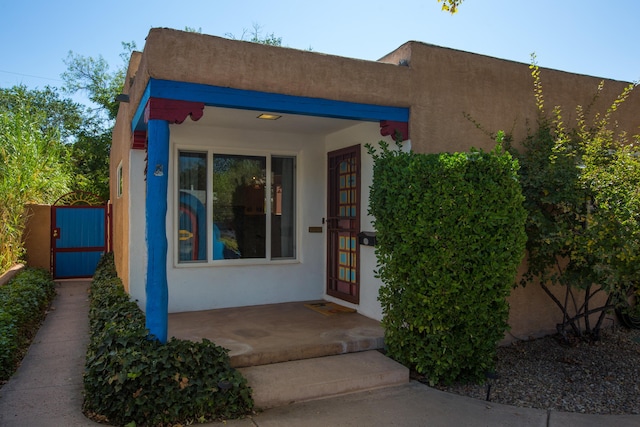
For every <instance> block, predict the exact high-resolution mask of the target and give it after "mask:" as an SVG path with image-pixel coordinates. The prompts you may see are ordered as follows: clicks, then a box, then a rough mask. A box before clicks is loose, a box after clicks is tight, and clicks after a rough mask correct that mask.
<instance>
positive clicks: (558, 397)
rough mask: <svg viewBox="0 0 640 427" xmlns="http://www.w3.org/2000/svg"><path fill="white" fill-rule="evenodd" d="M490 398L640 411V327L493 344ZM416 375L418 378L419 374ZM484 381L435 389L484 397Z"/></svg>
mask: <svg viewBox="0 0 640 427" xmlns="http://www.w3.org/2000/svg"><path fill="white" fill-rule="evenodd" d="M496 374H497V375H498V376H499V377H498V378H497V379H493V380H490V381H491V394H490V400H491V401H492V402H497V403H503V404H507V405H514V406H520V407H528V408H539V409H553V410H557V411H565V412H580V413H586V414H640V330H637V329H636V330H629V329H625V328H622V327H617V328H616V329H613V330H612V329H609V330H606V331H603V332H602V339H601V340H600V341H598V342H595V343H591V344H589V343H586V342H580V343H577V344H576V345H573V346H569V345H566V344H562V343H561V342H560V340H558V339H557V338H556V337H546V338H541V339H537V340H532V341H519V342H516V343H514V344H511V345H509V346H506V347H501V348H499V349H498V353H497V363H496ZM415 379H417V380H420V378H419V376H417V377H416V378H415ZM487 385H488V384H484V385H468V384H454V385H452V386H436V388H438V389H439V390H443V391H447V392H451V393H457V394H461V395H464V396H469V397H474V398H477V399H483V400H484V399H486V397H487Z"/></svg>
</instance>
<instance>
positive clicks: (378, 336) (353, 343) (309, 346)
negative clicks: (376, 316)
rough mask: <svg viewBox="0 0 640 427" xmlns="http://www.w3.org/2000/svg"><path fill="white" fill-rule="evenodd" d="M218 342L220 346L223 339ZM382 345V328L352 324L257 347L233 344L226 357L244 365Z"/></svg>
mask: <svg viewBox="0 0 640 427" xmlns="http://www.w3.org/2000/svg"><path fill="white" fill-rule="evenodd" d="M221 345H222V346H223V347H224V346H225V343H222V344H221ZM383 348H384V332H383V330H382V328H380V327H378V328H375V327H364V328H363V327H356V328H352V329H349V330H337V331H334V330H329V331H326V332H322V333H321V334H320V333H319V334H318V335H310V336H309V337H304V338H303V339H292V338H291V337H286V339H282V340H274V342H273V344H271V345H264V346H262V347H259V348H251V347H249V348H238V346H235V347H234V348H232V349H231V351H230V352H229V358H230V363H231V366H232V367H234V368H244V367H250V366H261V365H269V364H273V363H282V362H289V361H294V360H303V359H314V358H319V357H325V356H336V355H339V354H345V353H356V352H363V351H368V350H381V349H383Z"/></svg>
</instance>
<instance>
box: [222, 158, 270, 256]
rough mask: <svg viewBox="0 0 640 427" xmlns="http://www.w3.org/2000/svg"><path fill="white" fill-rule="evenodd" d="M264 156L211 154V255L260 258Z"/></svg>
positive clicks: (263, 246)
mask: <svg viewBox="0 0 640 427" xmlns="http://www.w3.org/2000/svg"><path fill="white" fill-rule="evenodd" d="M266 169H267V159H266V157H259V156H239V155H227V154H214V155H213V259H232V258H264V257H265V249H266V237H267V232H266V230H267V229H266V209H265V202H266V194H265V185H266V181H267V179H266Z"/></svg>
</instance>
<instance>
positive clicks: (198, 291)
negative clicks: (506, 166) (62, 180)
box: [111, 28, 640, 339]
mask: <svg viewBox="0 0 640 427" xmlns="http://www.w3.org/2000/svg"><path fill="white" fill-rule="evenodd" d="M542 79H543V84H544V91H545V97H546V105H547V106H549V108H551V107H552V106H554V105H560V106H562V107H563V110H564V112H565V120H566V122H570V121H571V120H572V113H574V111H575V106H576V105H578V104H581V105H587V104H589V102H590V101H591V99H592V97H593V94H594V93H595V90H596V87H597V85H598V83H599V82H600V80H601V79H598V78H594V77H588V76H583V75H576V74H570V73H566V72H561V71H555V70H547V69H545V70H542ZM625 86H626V83H624V82H617V81H608V80H607V81H606V82H605V91H604V96H602V97H601V99H600V100H599V101H598V103H597V104H596V109H597V110H603V109H605V108H606V107H607V106H608V105H610V104H611V102H612V101H613V100H614V99H615V97H616V96H617V95H618V94H619V93H620V92H621V91H622V89H623V88H624V87H625ZM123 95H124V96H123V97H122V99H123V101H124V102H121V104H120V110H119V113H118V117H117V121H116V126H115V129H114V133H113V146H112V149H111V182H112V188H111V199H112V202H113V221H114V223H113V232H114V236H113V238H114V248H115V250H114V252H115V260H116V266H117V269H118V274H119V276H120V277H121V278H122V280H123V282H124V284H125V287H126V289H127V290H128V292H129V293H130V294H131V295H132V297H133V298H134V299H137V300H138V301H139V304H140V305H141V307H142V308H143V309H144V310H145V311H146V314H147V326H148V327H149V328H150V330H151V332H152V333H154V334H155V335H156V336H158V337H159V338H161V339H166V334H167V313H168V312H184V311H197V310H206V309H215V308H226V307H239V306H251V305H259V304H271V303H280V302H289V301H309V300H318V299H325V300H328V301H333V302H337V303H340V304H342V305H345V306H348V307H351V308H355V309H356V310H357V311H358V312H359V313H361V314H363V315H365V316H367V317H371V318H374V319H380V318H381V315H382V313H381V309H380V305H379V303H378V301H377V295H378V289H379V287H380V286H381V283H380V281H379V280H378V279H376V278H375V277H374V269H375V268H376V258H375V253H374V251H375V248H374V247H373V246H372V241H371V240H372V239H367V240H365V239H364V238H362V235H361V234H360V233H362V232H373V231H374V230H373V227H372V218H371V217H370V216H369V215H368V213H367V206H368V192H369V186H370V185H371V183H372V166H373V164H372V159H371V157H370V156H369V155H368V154H367V152H366V149H365V147H364V144H366V143H373V144H375V143H377V142H378V141H380V140H386V141H388V142H391V141H392V138H391V136H390V135H395V134H396V132H399V133H400V134H401V135H402V138H403V139H404V140H405V144H404V146H405V148H406V149H411V150H414V151H416V152H420V153H436V152H444V151H446V152H455V151H467V150H468V149H469V148H471V147H472V146H473V147H477V148H483V149H491V148H492V147H493V141H491V140H490V138H487V137H486V136H485V135H484V134H483V133H482V132H480V131H479V130H478V129H477V128H476V127H475V125H474V124H473V123H471V122H470V121H469V120H467V119H466V118H465V117H464V115H463V113H468V114H470V115H471V116H473V118H474V119H475V120H477V121H478V122H479V123H482V124H483V125H484V127H485V128H486V129H489V130H499V129H505V130H507V131H512V132H513V134H514V135H515V140H516V141H517V140H519V139H520V138H522V137H523V136H524V135H525V132H526V129H527V123H528V122H529V123H532V124H533V123H535V114H536V108H535V100H534V97H533V85H532V79H531V76H530V70H529V68H528V64H522V63H515V62H511V61H505V60H501V59H496V58H490V57H486V56H482V55H477V54H472V53H467V52H462V51H457V50H452V49H447V48H442V47H437V46H432V45H428V44H425V43H420V42H407V43H406V44H404V45H402V46H400V47H399V48H398V49H396V50H395V51H393V52H391V53H390V54H388V55H386V56H384V57H382V58H381V59H380V60H378V61H363V60H356V59H351V58H343V57H338V56H332V55H325V54H321V53H316V52H310V51H302V50H296V49H289V48H282V47H273V46H266V45H260V44H255V43H250V42H243V41H237V40H228V39H224V38H219V37H213V36H208V35H202V34H196V33H188V32H182V31H176V30H171V29H163V28H155V29H152V30H151V31H150V32H149V35H148V37H147V39H146V44H145V47H144V51H143V52H142V53H134V55H133V56H132V58H131V62H130V65H129V69H128V75H127V83H126V84H125V87H124V89H123ZM639 111H640V96H638V94H637V93H635V94H633V96H632V97H631V98H630V99H629V100H628V101H627V102H626V103H625V104H624V105H623V107H622V108H620V109H619V110H618V111H617V112H616V116H615V119H616V120H618V122H619V124H620V127H621V129H626V130H627V131H629V132H630V133H637V125H638V122H639V121H640V120H639V119H640V117H638V112H639ZM510 303H511V319H510V323H511V326H512V330H511V334H512V336H524V337H526V336H529V335H537V334H540V333H545V332H549V331H554V330H555V323H556V322H557V321H559V320H560V318H559V316H560V312H559V311H558V310H557V309H556V308H555V307H553V306H552V305H551V303H550V301H549V300H548V297H547V296H546V295H544V294H543V292H542V291H541V290H540V289H538V287H535V286H528V287H527V288H524V289H523V288H518V289H516V290H514V291H513V293H512V295H511V297H510ZM554 316H555V318H554Z"/></svg>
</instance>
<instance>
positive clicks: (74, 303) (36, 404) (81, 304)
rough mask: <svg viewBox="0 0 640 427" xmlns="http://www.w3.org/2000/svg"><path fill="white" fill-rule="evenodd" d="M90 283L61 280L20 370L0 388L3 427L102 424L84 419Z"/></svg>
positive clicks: (0, 415)
mask: <svg viewBox="0 0 640 427" xmlns="http://www.w3.org/2000/svg"><path fill="white" fill-rule="evenodd" d="M88 288H89V281H87V280H84V281H63V282H59V283H58V285H57V287H56V291H57V294H58V295H57V296H56V297H55V299H54V301H53V304H52V305H51V309H50V311H49V314H47V317H46V319H45V321H44V323H43V324H42V327H41V328H40V330H39V331H38V333H37V334H36V337H35V339H34V340H33V343H32V344H31V347H30V348H29V352H28V353H27V355H26V357H25V358H24V360H23V361H22V365H21V366H20V368H19V369H18V371H17V372H16V373H15V374H14V375H13V377H11V379H10V380H9V382H8V383H7V384H5V385H4V386H3V387H2V389H0V426H3V427H14V426H15V427H18V426H20V427H25V426H34V427H35V426H42V427H49V426H51V427H60V426H99V425H100V424H97V423H93V422H91V421H89V420H87V419H86V418H85V417H84V415H82V388H83V386H82V372H83V370H84V360H85V353H86V350H87V344H88V342H89V335H88V333H89V321H88V314H89V301H88V295H87V291H88Z"/></svg>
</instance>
